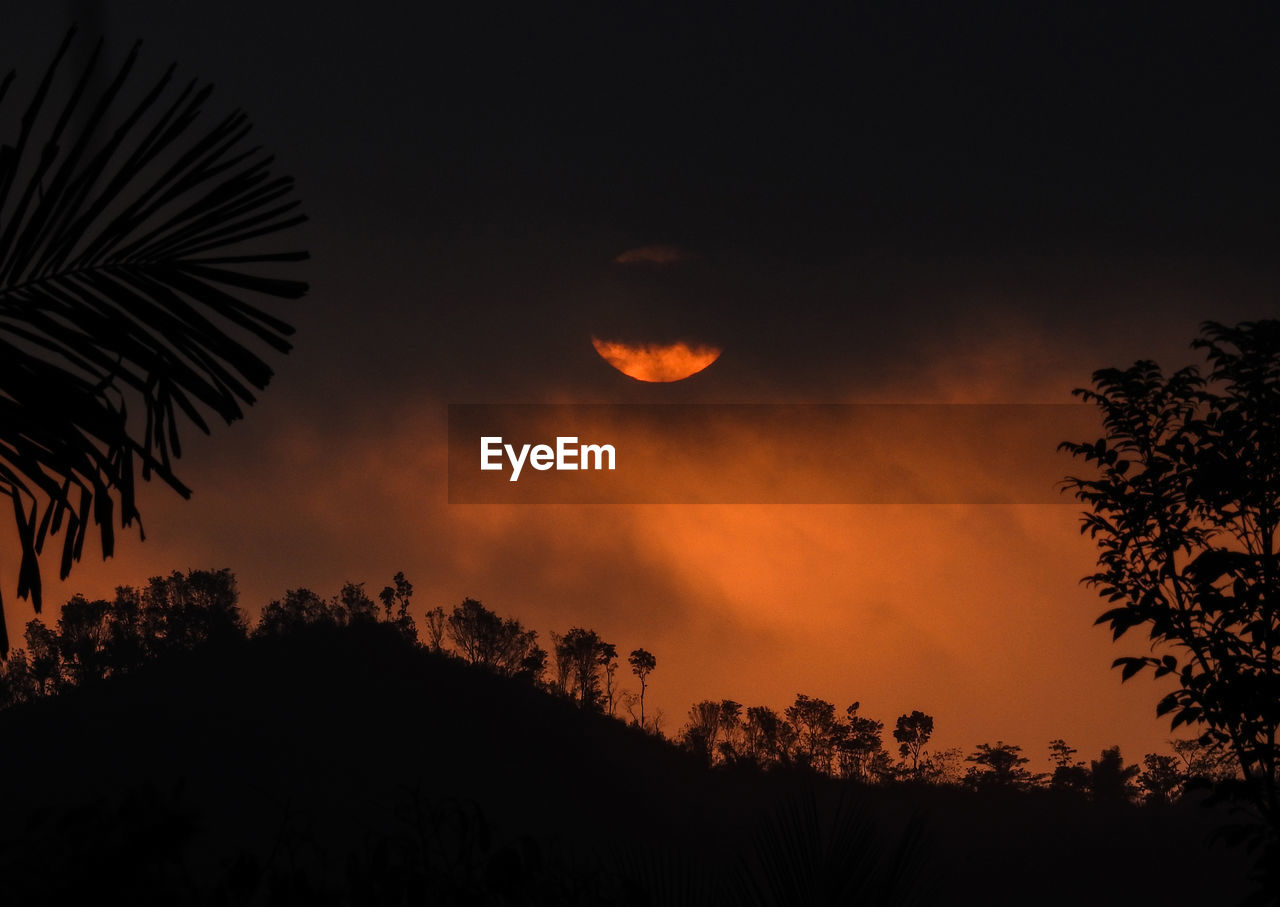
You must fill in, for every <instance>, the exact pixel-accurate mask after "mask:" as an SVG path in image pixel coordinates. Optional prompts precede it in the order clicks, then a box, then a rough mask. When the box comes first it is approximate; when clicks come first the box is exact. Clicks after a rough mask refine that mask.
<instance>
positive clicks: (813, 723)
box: [783, 693, 843, 774]
mask: <svg viewBox="0 0 1280 907" xmlns="http://www.w3.org/2000/svg"><path fill="white" fill-rule="evenodd" d="M783 714H785V715H786V717H787V721H789V722H790V723H791V726H792V727H793V728H795V731H796V746H795V761H796V763H797V764H799V765H801V766H804V767H805V768H811V769H813V770H814V771H817V772H822V773H823V774H829V773H830V772H831V765H832V759H833V758H834V757H835V749H836V743H837V741H838V740H839V739H840V737H841V736H842V734H841V731H842V730H843V729H842V728H841V726H840V724H839V722H838V721H837V720H836V707H835V706H834V705H832V704H831V703H830V702H827V701H826V700H825V699H810V698H809V697H808V696H806V695H804V694H803V693H799V694H797V695H796V701H795V702H794V703H792V704H791V705H789V706H787V708H786V710H785V711H784V713H783Z"/></svg>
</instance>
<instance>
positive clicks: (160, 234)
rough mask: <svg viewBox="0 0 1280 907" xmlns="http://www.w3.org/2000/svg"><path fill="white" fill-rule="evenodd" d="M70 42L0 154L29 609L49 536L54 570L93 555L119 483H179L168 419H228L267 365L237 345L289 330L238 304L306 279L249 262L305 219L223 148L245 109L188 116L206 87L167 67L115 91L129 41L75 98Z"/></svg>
mask: <svg viewBox="0 0 1280 907" xmlns="http://www.w3.org/2000/svg"><path fill="white" fill-rule="evenodd" d="M72 35H73V33H69V34H68V35H67V38H66V40H65V41H64V42H63V44H62V46H61V47H60V48H59V50H58V52H57V54H56V56H55V57H54V61H53V63H52V65H51V66H50V68H49V71H48V73H47V75H46V77H45V79H44V80H43V81H42V82H41V83H39V87H38V88H37V89H36V91H35V92H34V98H33V100H32V102H31V104H30V105H29V106H28V108H27V111H26V114H25V115H24V116H23V117H22V121H21V128H20V130H19V132H18V135H17V136H16V138H15V139H14V140H13V141H12V142H11V143H9V144H6V145H5V147H6V149H7V153H6V154H4V155H3V156H0V308H3V310H4V313H5V318H4V323H3V324H2V325H0V494H3V495H7V496H9V497H11V498H12V499H13V501H12V503H13V513H14V517H15V522H16V526H17V533H18V542H19V549H20V551H19V554H20V562H19V566H18V584H17V586H18V589H17V591H18V596H19V597H20V598H27V597H29V598H30V599H31V601H32V603H33V606H34V607H35V610H36V611H37V612H39V611H40V608H41V584H40V564H39V555H40V553H41V551H42V550H43V548H44V546H45V543H46V541H47V540H48V539H49V538H50V537H51V536H53V535H54V534H56V533H57V532H59V531H63V532H64V535H63V543H62V557H61V562H60V573H61V575H62V576H63V577H65V576H66V575H67V574H68V572H69V571H70V569H71V566H72V564H73V563H74V562H75V561H77V560H79V558H80V556H81V553H82V551H83V546H84V540H85V537H86V535H87V534H88V532H89V526H90V522H92V523H94V524H96V525H97V527H98V534H99V538H100V542H101V547H102V552H103V554H104V556H110V555H111V553H112V551H113V549H114V544H115V527H116V525H117V524H118V525H119V526H121V527H122V528H123V527H129V526H131V525H133V523H134V521H135V520H137V519H138V510H137V502H136V498H135V486H136V483H137V479H138V477H139V476H140V477H141V478H142V479H144V480H146V479H150V478H151V477H152V476H153V475H154V476H157V477H158V478H159V479H160V480H161V481H163V482H164V483H165V484H167V485H169V487H171V488H173V489H174V490H175V491H177V492H178V493H179V494H181V495H182V496H183V497H187V496H188V495H189V494H190V492H189V491H188V489H187V488H186V486H185V485H183V484H182V482H180V481H179V480H178V478H177V476H176V475H175V474H174V471H173V468H172V460H173V459H174V458H176V457H178V456H180V455H181V445H180V441H179V437H180V435H181V434H182V433H183V430H182V425H183V423H184V422H185V423H189V424H190V425H194V426H195V427H196V428H198V429H200V430H201V431H203V432H206V433H207V432H208V431H209V422H208V421H206V420H207V417H208V416H209V415H210V414H212V415H215V416H217V417H218V418H220V419H222V420H224V421H227V422H231V421H233V420H235V419H239V418H240V417H241V416H242V415H243V409H242V407H243V406H245V405H248V404H252V403H253V402H254V400H255V396H254V395H255V393H256V392H258V391H261V390H262V389H263V388H265V387H266V385H267V382H268V380H269V379H270V377H271V374H272V372H271V368H270V367H269V366H268V365H267V363H266V362H265V361H263V359H261V358H260V357H259V355H258V353H257V352H255V350H254V348H253V347H255V346H258V345H262V346H265V347H269V348H271V349H273V350H275V351H277V352H286V351H288V350H289V343H288V341H287V340H286V339H285V338H286V337H287V336H288V335H289V334H291V333H292V331H293V329H292V328H291V327H290V326H289V325H288V324H286V323H285V322H283V321H281V320H279V319H277V318H275V317H273V316H270V315H268V314H266V313H265V312H263V311H261V310H260V309H258V308H256V307H255V306H254V305H252V304H250V303H249V302H248V301H247V300H248V299H250V298H257V297H258V296H262V295H265V296H274V297H285V298H298V297H300V296H302V295H303V294H304V293H305V292H306V290H307V286H306V284H304V283H300V282H298V281H294V280H282V279H277V278H272V277H267V276H264V275H263V274H262V273H260V271H261V268H262V267H263V266H274V265H276V264H278V263H280V262H285V261H297V260H300V259H303V258H305V257H306V255H305V253H300V252H275V251H268V250H263V249H261V248H260V247H258V245H257V241H258V240H260V238H261V237H263V236H269V235H271V234H273V233H276V232H278V231H280V230H282V229H284V228H287V227H290V226H293V225H295V224H298V223H300V222H301V221H303V220H304V219H305V218H304V217H303V216H302V215H300V214H297V213H296V212H295V211H294V209H295V208H296V206H297V202H296V201H292V200H290V195H291V194H292V188H293V187H292V181H291V180H290V179H288V178H286V177H273V176H272V175H271V173H270V171H269V169H268V168H269V167H270V165H271V158H270V157H269V156H267V155H265V154H264V153H262V152H260V151H259V150H257V149H255V148H249V147H246V146H245V145H244V144H243V140H244V138H245V136H246V135H247V134H248V132H249V126H248V121H247V119H246V117H245V115H244V114H243V113H241V112H239V111H236V112H233V113H232V114H230V115H229V116H227V117H225V118H223V119H221V120H219V121H216V122H214V123H209V124H208V125H206V126H204V127H201V126H199V123H200V115H201V114H202V112H203V108H204V107H205V104H206V102H207V100H208V97H209V93H210V89H209V88H201V87H197V85H196V84H195V83H194V82H192V83H189V84H188V85H187V86H186V88H185V89H182V90H180V91H179V92H178V94H176V95H173V94H172V93H170V94H169V95H168V97H167V99H166V90H167V89H168V88H169V83H170V82H171V81H172V75H173V70H172V68H170V70H169V71H168V72H167V73H165V75H164V76H163V77H162V78H161V79H160V80H159V81H158V83H157V84H156V85H155V86H154V87H153V88H152V89H151V90H149V91H144V92H141V93H140V94H139V95H138V96H136V97H134V98H132V99H131V98H130V97H129V94H128V90H127V89H126V88H125V85H126V84H127V82H128V78H129V76H130V75H131V73H132V71H133V69H134V66H135V64H136V61H137V48H136V47H135V48H134V50H133V52H132V53H130V54H129V56H128V57H127V58H126V60H125V62H124V64H123V65H122V67H121V69H120V72H119V74H118V75H117V76H116V77H115V78H114V79H113V80H112V81H111V82H110V85H109V86H108V87H106V88H105V90H102V91H100V92H94V91H92V90H90V91H85V90H83V89H84V87H85V86H86V85H88V82H87V77H88V75H89V73H88V72H86V73H85V74H83V79H82V77H81V76H80V75H75V76H74V77H73V78H71V79H70V80H63V79H60V78H59V75H60V69H61V63H62V61H63V59H64V58H65V57H66V55H67V51H68V48H69V47H70V45H71V42H72ZM100 50H101V47H100V46H99V48H98V49H97V50H95V51H94V53H93V54H92V56H91V57H90V58H89V63H88V66H87V69H88V70H89V71H92V70H94V69H95V68H96V66H97V63H98V60H99V56H100V54H99V51H100ZM12 78H13V74H12V73H10V75H9V77H8V78H7V79H4V80H0V99H2V98H3V95H4V93H5V90H6V89H7V88H8V87H9V84H10V81H11V80H12ZM59 95H62V96H63V97H64V98H65V101H63V102H62V103H58V102H57V101H55V100H54V99H55V98H57V97H58V96H59ZM162 99H163V100H162ZM246 265H248V266H249V268H245V267H244V266H246ZM253 269H256V270H253ZM139 413H140V414H142V415H143V416H144V418H141V419H138V418H134V416H135V415H136V414H139ZM8 648H9V642H8V637H7V635H6V634H5V631H4V620H3V610H2V603H0V655H3V654H4V653H6V652H7V651H8Z"/></svg>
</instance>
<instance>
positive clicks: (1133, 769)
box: [1089, 746, 1142, 803]
mask: <svg viewBox="0 0 1280 907" xmlns="http://www.w3.org/2000/svg"><path fill="white" fill-rule="evenodd" d="M1140 771H1142V769H1140V768H1139V767H1138V766H1136V765H1125V764H1124V757H1123V756H1121V755H1120V747H1118V746H1113V747H1109V748H1107V749H1104V750H1103V751H1102V755H1101V756H1100V757H1099V758H1097V759H1093V760H1090V762H1089V793H1090V794H1091V795H1092V796H1093V799H1095V800H1098V801H1101V802H1108V803H1128V802H1129V801H1131V800H1132V799H1133V798H1134V796H1135V795H1136V794H1137V791H1136V790H1135V788H1134V779H1135V778H1137V777H1138V773H1139V772H1140Z"/></svg>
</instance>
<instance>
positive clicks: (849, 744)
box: [837, 702, 888, 782]
mask: <svg viewBox="0 0 1280 907" xmlns="http://www.w3.org/2000/svg"><path fill="white" fill-rule="evenodd" d="M860 705H861V703H857V702H855V703H854V704H853V705H851V706H849V707H848V708H847V709H845V714H846V715H848V725H847V729H846V731H845V733H844V734H842V735H841V737H840V739H839V741H838V743H837V747H838V750H839V755H840V775H841V777H844V778H855V779H857V780H858V781H863V782H871V781H873V780H877V779H878V776H879V775H881V774H883V771H884V763H885V761H886V760H887V758H888V755H887V754H886V753H885V751H884V741H883V740H882V739H881V735H882V734H883V733H884V722H883V721H876V720H874V719H871V718H865V717H863V716H861V715H859V714H858V707H859V706H860Z"/></svg>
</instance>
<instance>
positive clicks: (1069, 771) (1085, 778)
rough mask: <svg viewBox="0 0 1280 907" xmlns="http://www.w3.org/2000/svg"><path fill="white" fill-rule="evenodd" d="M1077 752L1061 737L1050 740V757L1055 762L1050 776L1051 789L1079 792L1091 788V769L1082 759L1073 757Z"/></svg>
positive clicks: (1081, 792)
mask: <svg viewBox="0 0 1280 907" xmlns="http://www.w3.org/2000/svg"><path fill="white" fill-rule="evenodd" d="M1077 752H1078V750H1076V748H1075V747H1073V746H1068V745H1067V742H1066V741H1065V740H1063V739H1062V738H1061V737H1059V738H1058V739H1057V740H1050V741H1049V758H1050V760H1051V761H1052V762H1053V774H1052V775H1050V776H1049V787H1050V788H1051V789H1053V790H1062V791H1071V792H1073V793H1078V794H1083V793H1084V792H1085V791H1087V790H1088V789H1089V769H1087V768H1086V767H1085V764H1084V763H1083V762H1082V761H1079V760H1076V759H1072V758H1071V757H1072V756H1074V755H1075V754H1076V753H1077Z"/></svg>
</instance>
